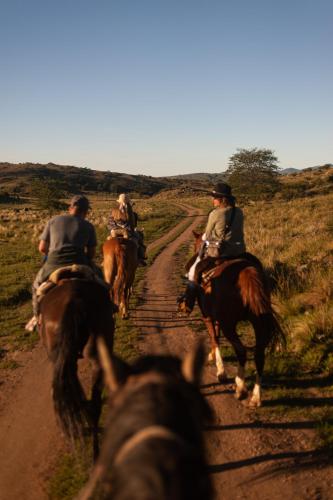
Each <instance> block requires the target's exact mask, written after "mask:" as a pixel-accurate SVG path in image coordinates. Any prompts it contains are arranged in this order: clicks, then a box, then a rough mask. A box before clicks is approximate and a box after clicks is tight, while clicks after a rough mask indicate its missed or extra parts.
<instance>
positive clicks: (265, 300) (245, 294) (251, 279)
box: [239, 267, 286, 350]
mask: <svg viewBox="0 0 333 500" xmlns="http://www.w3.org/2000/svg"><path fill="white" fill-rule="evenodd" d="M239 287H240V292H241V297H242V301H243V304H244V306H247V307H248V308H249V310H250V311H251V312H252V313H253V314H254V315H255V316H256V317H258V318H260V321H261V323H262V325H263V329H264V331H265V332H266V333H267V345H270V347H271V350H276V349H282V348H284V347H285V345H286V337H285V333H284V332H283V330H282V327H281V325H280V322H279V320H278V316H277V314H276V313H275V312H274V311H273V308H272V304H271V298H270V293H269V291H268V289H267V286H266V284H265V281H264V278H263V277H262V275H261V273H260V272H259V271H258V270H257V269H256V268H255V267H247V268H245V269H244V270H243V271H242V272H241V273H240V277H239Z"/></svg>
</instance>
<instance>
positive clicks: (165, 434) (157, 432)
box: [113, 372, 185, 465]
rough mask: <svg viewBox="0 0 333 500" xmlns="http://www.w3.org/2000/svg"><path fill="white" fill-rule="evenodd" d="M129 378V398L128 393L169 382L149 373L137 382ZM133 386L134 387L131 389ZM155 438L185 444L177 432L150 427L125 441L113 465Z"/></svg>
mask: <svg viewBox="0 0 333 500" xmlns="http://www.w3.org/2000/svg"><path fill="white" fill-rule="evenodd" d="M131 378H132V377H129V379H128V382H127V385H128V389H129V390H128V391H126V392H127V394H126V396H127V397H128V393H130V394H131V393H134V392H137V390H141V389H142V387H144V386H145V385H148V384H159V385H162V384H166V383H167V382H168V380H167V379H166V378H165V377H164V376H162V375H161V374H159V373H156V372H155V373H147V374H145V375H142V376H140V379H139V380H135V379H136V377H135V376H134V377H133V378H132V380H131ZM131 386H132V387H131ZM153 438H160V439H165V440H172V441H177V442H178V443H181V444H184V443H185V441H184V439H183V438H182V437H180V436H179V435H178V434H176V433H175V432H173V431H171V430H169V429H168V428H167V427H164V426H162V425H150V426H149V427H145V428H143V429H140V430H139V431H137V432H136V433H135V434H133V435H132V436H130V437H129V438H128V439H127V441H125V442H124V443H123V444H122V445H121V447H120V448H119V449H118V450H117V452H116V454H115V457H114V460H113V463H114V464H115V465H117V464H119V463H120V462H122V461H123V460H124V458H126V456H127V455H128V454H129V453H130V452H131V451H132V450H133V449H134V448H135V447H136V446H138V445H139V444H141V443H142V442H143V441H146V440H148V439H153Z"/></svg>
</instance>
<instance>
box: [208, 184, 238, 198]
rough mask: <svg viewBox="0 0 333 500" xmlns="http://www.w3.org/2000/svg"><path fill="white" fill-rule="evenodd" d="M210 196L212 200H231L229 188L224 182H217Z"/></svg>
mask: <svg viewBox="0 0 333 500" xmlns="http://www.w3.org/2000/svg"><path fill="white" fill-rule="evenodd" d="M210 194H211V195H212V196H213V197H214V198H233V195H232V192H231V187H230V186H229V184H227V183H226V182H218V183H217V184H216V185H215V186H214V188H213V191H211V193H210Z"/></svg>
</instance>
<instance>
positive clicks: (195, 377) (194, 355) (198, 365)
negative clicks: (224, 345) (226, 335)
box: [182, 342, 205, 385]
mask: <svg viewBox="0 0 333 500" xmlns="http://www.w3.org/2000/svg"><path fill="white" fill-rule="evenodd" d="M204 362H205V350H204V346H203V343H202V342H198V343H197V345H196V346H194V347H193V349H192V350H191V351H190V352H189V353H188V354H186V356H185V358H184V359H183V362H182V374H183V376H184V378H185V380H186V381H187V382H190V383H191V384H195V385H199V384H200V379H201V374H202V369H203V366H204Z"/></svg>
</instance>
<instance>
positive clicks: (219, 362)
mask: <svg viewBox="0 0 333 500" xmlns="http://www.w3.org/2000/svg"><path fill="white" fill-rule="evenodd" d="M204 322H205V324H206V327H207V330H208V333H209V336H210V340H211V352H210V353H209V355H208V361H215V365H216V376H217V380H218V381H219V382H220V383H223V382H225V380H226V379H227V375H226V372H225V368H224V364H223V359H222V356H221V351H220V348H219V344H218V332H219V326H217V325H214V323H213V321H212V320H211V319H210V318H204Z"/></svg>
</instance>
